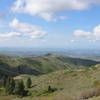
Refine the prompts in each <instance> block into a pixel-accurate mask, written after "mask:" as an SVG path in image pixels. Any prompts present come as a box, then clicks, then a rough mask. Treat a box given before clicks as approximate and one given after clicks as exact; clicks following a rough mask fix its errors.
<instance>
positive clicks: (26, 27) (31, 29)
mask: <svg viewBox="0 0 100 100" xmlns="http://www.w3.org/2000/svg"><path fill="white" fill-rule="evenodd" d="M9 26H10V27H11V28H13V29H15V30H16V31H18V32H20V33H21V34H22V35H23V36H25V37H29V38H32V39H35V38H42V37H44V36H45V35H46V34H47V32H46V31H44V30H42V29H41V28H40V27H37V26H35V25H31V24H27V23H21V22H19V20H18V19H16V18H15V19H13V21H12V22H11V23H10V24H9Z"/></svg>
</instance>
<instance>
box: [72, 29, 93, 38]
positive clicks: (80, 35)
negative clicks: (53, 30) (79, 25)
mask: <svg viewBox="0 0 100 100" xmlns="http://www.w3.org/2000/svg"><path fill="white" fill-rule="evenodd" d="M74 35H75V36H76V37H78V38H89V37H91V36H92V34H91V32H85V31H83V30H76V31H74Z"/></svg>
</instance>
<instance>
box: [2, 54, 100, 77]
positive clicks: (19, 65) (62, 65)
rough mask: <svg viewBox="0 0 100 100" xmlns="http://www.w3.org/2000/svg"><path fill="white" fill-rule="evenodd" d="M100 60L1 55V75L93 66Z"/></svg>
mask: <svg viewBox="0 0 100 100" xmlns="http://www.w3.org/2000/svg"><path fill="white" fill-rule="evenodd" d="M98 63H100V62H97V61H93V60H86V59H80V58H72V57H67V56H62V55H51V54H47V55H44V56H29V57H10V56H0V75H1V76H3V75H13V76H16V75H20V74H29V75H40V74H44V73H49V72H54V71H57V70H64V69H68V70H70V69H77V68H83V67H89V66H93V65H95V64H98Z"/></svg>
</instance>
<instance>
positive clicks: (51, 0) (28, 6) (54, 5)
mask: <svg viewBox="0 0 100 100" xmlns="http://www.w3.org/2000/svg"><path fill="white" fill-rule="evenodd" d="M99 3H100V0H73V1H72V0H16V1H15V2H14V4H13V7H12V8H11V10H12V11H13V12H15V13H16V12H17V13H27V14H30V15H33V16H34V15H37V16H40V17H42V18H43V19H45V20H47V21H52V20H55V19H54V18H53V15H54V14H55V13H58V12H61V11H68V10H85V9H87V8H88V7H89V6H90V5H91V4H99Z"/></svg>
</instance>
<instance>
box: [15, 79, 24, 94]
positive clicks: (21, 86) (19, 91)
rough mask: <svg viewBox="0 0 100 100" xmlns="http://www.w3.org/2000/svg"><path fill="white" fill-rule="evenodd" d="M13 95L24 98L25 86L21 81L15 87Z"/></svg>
mask: <svg viewBox="0 0 100 100" xmlns="http://www.w3.org/2000/svg"><path fill="white" fill-rule="evenodd" d="M14 93H15V94H16V95H19V96H25V95H26V94H25V86H24V82H23V81H22V80H21V81H18V82H17V83H16V85H15V91H14Z"/></svg>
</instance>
